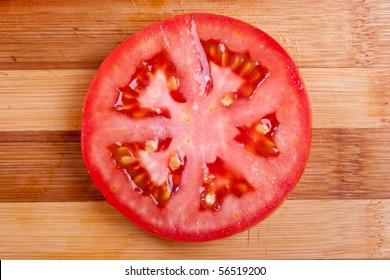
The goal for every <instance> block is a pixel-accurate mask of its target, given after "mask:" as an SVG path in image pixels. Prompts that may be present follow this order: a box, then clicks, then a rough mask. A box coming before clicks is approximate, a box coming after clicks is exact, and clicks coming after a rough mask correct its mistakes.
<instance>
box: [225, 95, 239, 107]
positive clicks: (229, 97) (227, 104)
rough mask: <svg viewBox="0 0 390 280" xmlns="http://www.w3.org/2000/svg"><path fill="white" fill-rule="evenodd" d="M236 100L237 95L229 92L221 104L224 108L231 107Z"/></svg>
mask: <svg viewBox="0 0 390 280" xmlns="http://www.w3.org/2000/svg"><path fill="white" fill-rule="evenodd" d="M234 99H236V95H235V94H234V93H232V92H229V93H228V94H226V95H225V96H224V97H222V99H221V103H222V105H223V106H224V107H230V106H231V105H232V104H233V102H234Z"/></svg>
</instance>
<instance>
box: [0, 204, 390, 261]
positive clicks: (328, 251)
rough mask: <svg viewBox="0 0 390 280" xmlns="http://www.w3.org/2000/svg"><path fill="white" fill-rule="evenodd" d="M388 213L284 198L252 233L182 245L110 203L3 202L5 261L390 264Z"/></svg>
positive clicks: (0, 239)
mask: <svg viewBox="0 0 390 280" xmlns="http://www.w3.org/2000/svg"><path fill="white" fill-rule="evenodd" d="M70 210H71V211H70ZM389 213H390V200H346V201H340V200H305V201H302V200H294V201H286V202H285V203H284V204H283V205H282V207H281V208H279V209H278V210H277V211H276V212H275V213H274V214H272V215H271V216H270V217H269V218H268V219H267V220H266V221H264V222H262V223H260V224H258V225H257V226H255V227H253V228H252V229H250V230H248V231H245V232H243V233H240V234H238V235H235V236H232V237H229V238H226V239H223V240H218V241H212V242H206V243H182V242H173V241H167V240H162V239H160V238H157V237H154V236H151V235H149V234H147V233H146V232H144V231H142V230H140V229H138V228H137V227H136V226H134V225H133V224H131V223H130V222H128V221H127V220H126V219H125V218H124V217H123V216H121V215H120V214H119V213H118V212H116V211H115V210H114V209H112V208H111V207H110V206H109V205H108V204H107V203H106V202H70V203H55V202H48V203H0V220H1V221H2V223H1V224H0V258H1V259H36V258H38V259H51V258H55V259H345V258H347V259H390V239H389V238H388V237H389V236H390V216H389Z"/></svg>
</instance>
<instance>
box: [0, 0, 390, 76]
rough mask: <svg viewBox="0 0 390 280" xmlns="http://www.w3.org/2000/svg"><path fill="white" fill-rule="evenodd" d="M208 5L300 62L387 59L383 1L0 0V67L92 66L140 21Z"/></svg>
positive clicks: (375, 62)
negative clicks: (256, 31) (254, 30)
mask: <svg viewBox="0 0 390 280" xmlns="http://www.w3.org/2000/svg"><path fill="white" fill-rule="evenodd" d="M210 11H211V12H213V13H220V14H226V15H229V16H232V17H235V18H238V19H241V20H244V21H246V22H249V23H251V24H253V25H255V26H257V27H259V28H261V29H263V30H264V31H266V32H268V33H269V34H270V35H271V36H273V37H275V38H276V39H277V40H278V41H279V42H281V43H282V44H283V45H284V47H286V49H287V50H288V51H289V52H290V53H291V54H292V56H293V57H294V58H295V59H296V61H297V62H298V64H299V66H300V67H320V68H324V67H326V68H328V67H372V66H373V67H378V66H379V67H382V66H384V67H387V66H388V65H389V62H390V52H389V51H388V48H387V47H388V46H389V45H390V34H389V30H390V28H389V26H390V23H389V21H388V18H389V13H390V12H389V11H390V3H389V2H388V1H381V0H376V1H359V0H357V1H337V2H336V3H334V4H329V1H326V0H320V1H311V0H304V1H282V0H279V1H274V0H267V1H254V0H252V1H232V0H230V1H207V0H199V1H196V3H194V2H193V1H170V0H168V1H161V0H160V1H108V0H105V1H99V2H98V3H96V2H88V1H84V2H82V3H80V2H79V1H74V0H72V1H16V2H15V1H2V3H1V5H0V22H2V24H1V25H0V69H7V70H8V69H64V68H66V69H69V68H72V69H79V68H89V69H95V68H97V67H98V65H99V63H100V62H101V61H102V60H103V58H104V57H105V56H106V55H107V54H108V53H109V52H110V51H111V50H112V49H113V48H114V47H115V46H116V45H117V44H118V43H120V42H121V41H123V40H124V39H125V38H126V37H128V36H129V35H131V34H133V33H134V32H136V31H137V30H139V29H140V28H142V27H144V26H146V25H148V24H150V23H152V22H155V21H158V20H162V19H164V18H168V17H172V16H174V15H177V14H183V13H189V12H210Z"/></svg>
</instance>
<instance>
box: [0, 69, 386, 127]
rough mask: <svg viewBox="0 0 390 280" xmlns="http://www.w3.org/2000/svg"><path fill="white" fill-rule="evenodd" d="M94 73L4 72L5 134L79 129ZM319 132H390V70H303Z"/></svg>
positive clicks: (1, 111) (0, 93)
mask: <svg viewBox="0 0 390 280" xmlns="http://www.w3.org/2000/svg"><path fill="white" fill-rule="evenodd" d="M94 72H95V71H92V70H2V71H0V115H1V116H2V117H1V118H2V121H1V122H0V130H2V131H8V130H10V131H14V130H78V129H80V126H81V112H82V106H83V101H84V98H85V95H86V93H87V91H88V87H89V84H90V82H91V80H92V77H93V75H94ZM301 72H302V76H303V78H304V81H305V83H306V87H307V90H308V92H309V96H310V99H311V103H312V112H313V127H314V128H331V127H334V128H374V127H376V128H379V127H382V128H389V127H390V103H389V102H390V68H342V69H339V68H303V69H301Z"/></svg>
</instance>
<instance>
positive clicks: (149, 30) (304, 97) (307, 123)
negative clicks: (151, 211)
mask: <svg viewBox="0 0 390 280" xmlns="http://www.w3.org/2000/svg"><path fill="white" fill-rule="evenodd" d="M188 20H195V21H196V22H207V23H208V24H210V23H213V22H215V23H220V22H221V21H224V22H226V24H227V25H229V26H237V28H238V29H241V28H243V27H245V28H246V29H247V30H249V32H251V33H252V34H253V36H256V37H257V40H259V41H262V42H265V43H266V44H267V45H268V46H269V47H271V48H272V49H273V50H276V51H277V52H279V53H280V55H281V56H282V57H283V59H284V60H285V61H287V63H288V65H289V67H288V68H289V71H290V74H291V80H292V81H293V83H294V85H295V88H296V94H297V95H298V96H299V99H300V104H301V108H300V111H301V114H302V115H303V116H307V118H305V120H304V122H302V126H303V128H304V133H303V134H304V135H305V139H301V144H300V145H301V146H303V148H302V150H304V151H305V152H304V153H302V154H300V156H299V159H298V161H297V162H296V166H297V170H296V173H295V174H294V175H295V176H293V177H290V178H289V180H287V181H285V182H284V185H285V186H286V187H285V188H283V190H285V192H284V193H280V194H279V195H278V199H276V200H274V201H273V204H272V205H268V207H267V208H262V209H259V211H258V212H257V215H253V216H252V217H251V218H250V219H248V220H246V221H245V223H237V224H235V225H234V226H231V227H228V228H225V229H224V230H216V231H210V232H208V233H207V234H204V233H202V234H198V233H197V232H193V233H188V232H184V231H180V230H175V229H174V230H172V229H169V228H165V229H161V228H156V227H153V226H151V225H150V224H149V223H148V222H147V221H146V220H145V219H143V218H142V217H140V216H138V215H135V214H134V213H132V212H129V209H128V208H127V207H126V206H125V205H123V204H121V203H119V202H118V200H117V198H116V196H115V195H114V194H113V192H112V191H110V187H109V186H106V183H105V181H104V180H103V177H102V175H101V174H100V171H99V169H98V168H97V167H96V166H95V165H94V164H93V162H92V160H91V153H90V135H91V133H92V132H93V128H92V127H91V126H90V123H91V122H90V120H93V118H94V110H93V108H94V107H93V104H92V101H93V99H94V93H95V92H97V91H98V88H99V84H100V82H101V81H102V80H103V79H104V78H105V77H106V75H107V73H112V75H115V74H116V73H115V71H114V68H115V64H117V62H118V61H120V60H121V57H122V56H123V50H126V49H127V50H131V49H133V48H134V47H135V46H136V45H137V44H138V43H139V42H140V41H141V40H142V39H143V38H144V37H147V36H153V34H155V33H157V32H159V30H160V28H161V27H162V26H163V27H164V28H170V27H171V26H174V25H176V24H178V22H181V21H188ZM311 130H312V119H311V109H310V106H309V97H308V94H307V91H306V88H305V85H304V84H303V80H302V78H301V75H300V73H299V71H298V68H297V66H296V65H295V63H294V61H293V60H292V58H291V57H290V55H289V54H288V53H287V52H286V51H285V50H284V49H283V47H282V46H281V45H280V44H279V43H278V42H277V41H275V40H274V39H273V38H272V37H270V36H269V35H268V34H266V33H265V32H263V31H262V30H260V29H258V28H256V27H254V26H251V25H249V24H247V23H245V22H242V21H240V20H238V19H233V18H230V17H226V16H221V15H215V14H202V13H195V14H186V15H182V16H177V17H174V18H171V19H166V20H164V21H162V22H157V23H154V24H151V25H149V26H146V27H144V28H143V29H141V30H140V31H139V32H137V33H135V34H133V35H132V36H130V37H129V38H128V39H126V40H125V41H124V42H122V43H121V44H120V45H119V46H118V47H117V48H115V49H114V50H113V51H112V53H111V54H110V55H109V56H108V57H107V58H106V59H105V60H104V61H103V62H102V64H101V66H100V68H99V70H98V71H97V73H96V74H95V76H94V78H93V81H92V83H91V85H90V87H89V90H88V94H87V97H86V99H85V103H84V108H83V113H82V128H81V148H82V155H83V159H84V163H85V166H86V168H87V170H88V173H89V174H90V177H91V178H92V180H93V182H94V183H95V185H96V186H97V187H98V188H99V190H100V191H101V193H102V194H103V196H104V197H105V199H106V201H107V202H108V203H109V204H110V205H112V206H113V207H114V208H115V209H117V210H118V211H119V212H120V213H122V214H123V215H124V216H125V217H127V218H128V219H129V220H130V221H132V222H133V223H134V224H136V225H137V226H139V227H140V228H142V229H144V230H145V231H147V232H149V233H151V234H153V235H155V236H158V237H160V238H164V239H168V240H176V241H185V242H203V241H210V240H216V239H221V238H225V237H228V236H231V235H233V234H237V233H240V232H243V231H246V230H247V229H249V228H251V227H253V226H255V225H256V224H258V223H259V222H261V221H263V220H264V219H266V218H267V217H269V216H270V215H271V214H272V213H273V212H274V211H275V210H277V209H278V208H279V207H280V206H281V205H282V204H283V202H284V201H285V200H286V199H287V198H288V195H289V194H290V193H291V192H292V191H293V189H294V187H295V186H296V184H297V183H298V181H299V179H300V178H301V176H302V174H303V172H304V169H305V166H306V164H307V161H308V157H309V152H310V145H311V140H312V131H311Z"/></svg>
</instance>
